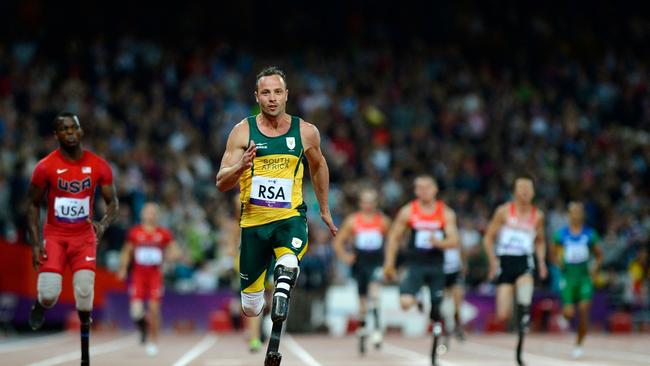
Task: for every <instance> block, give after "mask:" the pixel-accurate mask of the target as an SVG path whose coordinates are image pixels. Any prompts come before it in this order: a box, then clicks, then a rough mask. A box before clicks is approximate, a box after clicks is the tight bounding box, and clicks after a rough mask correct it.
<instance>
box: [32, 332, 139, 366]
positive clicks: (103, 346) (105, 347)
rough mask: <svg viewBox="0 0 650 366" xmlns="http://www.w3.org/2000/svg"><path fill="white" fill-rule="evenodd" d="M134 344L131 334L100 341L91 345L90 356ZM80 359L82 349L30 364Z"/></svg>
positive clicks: (39, 365) (48, 364)
mask: <svg viewBox="0 0 650 366" xmlns="http://www.w3.org/2000/svg"><path fill="white" fill-rule="evenodd" d="M134 344H136V342H135V337H134V336H132V335H130V336H126V337H122V338H119V339H116V340H113V341H110V342H105V343H100V344H98V345H95V346H91V347H90V356H91V358H92V356H97V355H101V354H104V353H111V352H115V351H118V350H121V349H122V348H126V347H129V346H132V345H134ZM79 359H81V351H73V352H68V353H64V354H62V355H58V356H54V357H50V358H46V359H44V360H42V361H38V362H34V363H30V364H29V365H28V366H52V365H58V364H60V363H64V362H68V361H74V360H79Z"/></svg>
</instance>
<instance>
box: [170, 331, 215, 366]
mask: <svg viewBox="0 0 650 366" xmlns="http://www.w3.org/2000/svg"><path fill="white" fill-rule="evenodd" d="M215 343H217V337H216V336H214V335H212V334H208V335H206V336H205V337H203V339H201V341H200V342H199V343H197V344H196V345H194V347H192V348H191V349H190V350H189V351H187V352H186V353H185V354H184V355H183V356H181V358H179V359H178V361H176V362H174V366H186V365H188V364H189V363H190V362H192V361H194V359H195V358H197V357H199V356H201V355H202V354H203V353H204V352H205V351H207V350H209V349H210V348H211V347H212V346H214V344H215Z"/></svg>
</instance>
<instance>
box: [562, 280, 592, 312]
mask: <svg viewBox="0 0 650 366" xmlns="http://www.w3.org/2000/svg"><path fill="white" fill-rule="evenodd" d="M560 293H561V297H562V303H563V304H564V305H570V304H576V303H578V302H581V301H591V298H592V297H593V294H594V287H593V284H592V282H591V277H589V275H586V276H567V275H564V274H563V275H562V277H561V278H560Z"/></svg>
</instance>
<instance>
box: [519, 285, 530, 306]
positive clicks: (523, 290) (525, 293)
mask: <svg viewBox="0 0 650 366" xmlns="http://www.w3.org/2000/svg"><path fill="white" fill-rule="evenodd" d="M533 290H534V287H533V284H532V283H523V284H521V285H519V286H517V304H519V305H523V306H530V303H531V302H532V300H533Z"/></svg>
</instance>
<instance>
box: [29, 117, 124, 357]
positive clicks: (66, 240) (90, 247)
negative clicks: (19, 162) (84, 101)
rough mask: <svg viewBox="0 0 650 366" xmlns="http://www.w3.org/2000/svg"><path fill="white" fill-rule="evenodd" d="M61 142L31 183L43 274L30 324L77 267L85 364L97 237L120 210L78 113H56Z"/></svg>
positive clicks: (36, 252) (32, 226) (36, 259)
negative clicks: (96, 206)
mask: <svg viewBox="0 0 650 366" xmlns="http://www.w3.org/2000/svg"><path fill="white" fill-rule="evenodd" d="M54 136H55V137H56V139H57V141H58V143H59V148H58V149H57V150H55V151H54V152H52V153H51V154H49V155H48V156H46V157H45V158H44V159H43V160H41V161H40V162H39V163H38V164H37V165H36V167H35V168H34V172H33V173H32V179H31V182H30V185H29V192H28V195H29V206H28V209H27V219H28V224H29V237H30V240H31V244H32V248H33V255H32V259H33V265H34V268H35V269H36V270H37V271H38V272H39V275H38V284H37V289H38V300H37V301H36V302H35V304H34V306H33V307H32V311H31V313H30V316H29V323H30V325H31V327H32V328H33V329H34V330H36V329H38V328H40V327H41V326H42V325H43V322H44V313H45V309H49V308H51V307H52V306H54V304H56V301H57V299H58V298H59V294H60V293H61V281H62V277H61V274H62V273H63V271H64V269H65V267H66V266H70V269H71V270H72V273H73V288H74V296H75V302H76V306H77V310H78V312H79V319H80V320H81V364H82V365H87V364H88V363H89V362H90V361H89V356H88V342H89V332H90V312H91V310H92V306H93V291H94V283H95V264H96V262H97V257H96V254H97V243H98V241H99V239H100V238H101V236H102V235H103V233H104V231H105V230H106V228H107V227H108V225H109V224H110V223H111V222H112V221H113V219H114V218H115V215H116V213H117V208H118V200H117V196H116V194H115V186H114V185H113V174H112V172H111V167H110V165H109V164H108V163H107V162H106V161H105V160H104V159H102V158H100V157H99V156H97V155H95V154H93V153H92V152H90V151H88V150H84V149H82V147H81V138H82V137H83V130H82V129H81V124H80V123H79V118H78V117H77V116H76V115H74V114H72V113H61V114H59V115H57V116H56V118H55V119H54ZM98 187H99V189H100V192H101V196H102V198H103V199H104V202H105V203H106V213H105V215H104V216H103V217H102V219H101V220H100V221H99V222H93V221H92V218H93V211H92V209H93V197H94V195H95V190H96V189H97V188H98ZM46 194H47V219H46V221H45V226H44V228H43V236H42V238H41V231H40V228H39V226H40V205H41V202H42V199H43V197H44V196H45V195H46Z"/></svg>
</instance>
